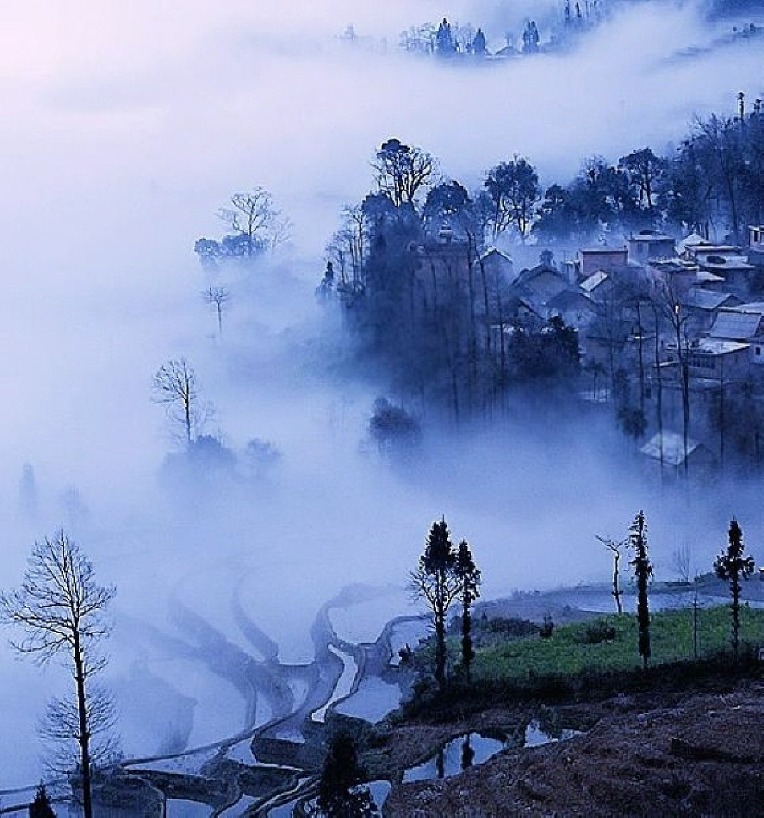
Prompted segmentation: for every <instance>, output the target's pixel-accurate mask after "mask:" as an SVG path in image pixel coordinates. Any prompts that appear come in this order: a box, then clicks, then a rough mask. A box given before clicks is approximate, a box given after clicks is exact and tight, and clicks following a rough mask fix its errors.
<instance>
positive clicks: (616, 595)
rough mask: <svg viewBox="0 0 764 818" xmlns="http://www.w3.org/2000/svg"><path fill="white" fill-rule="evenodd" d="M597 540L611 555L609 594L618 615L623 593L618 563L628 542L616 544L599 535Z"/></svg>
mask: <svg viewBox="0 0 764 818" xmlns="http://www.w3.org/2000/svg"><path fill="white" fill-rule="evenodd" d="M597 539H598V540H599V541H600V542H601V543H602V544H603V545H604V546H605V548H607V549H608V550H609V551H610V552H611V553H612V555H613V590H612V591H611V592H610V594H611V596H612V597H613V599H614V600H615V609H616V611H617V612H618V613H619V614H620V613H623V603H622V602H621V597H622V596H623V591H622V590H621V585H620V576H621V568H620V563H621V555H622V553H623V551H622V549H624V548H626V547H627V546H628V545H629V541H628V540H621V541H620V542H616V541H615V540H611V539H610V538H609V537H600V536H599V535H598V536H597Z"/></svg>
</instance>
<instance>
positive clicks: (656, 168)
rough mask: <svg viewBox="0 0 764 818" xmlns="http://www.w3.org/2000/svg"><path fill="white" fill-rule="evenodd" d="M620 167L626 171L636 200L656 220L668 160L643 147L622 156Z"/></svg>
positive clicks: (650, 217) (619, 162)
mask: <svg viewBox="0 0 764 818" xmlns="http://www.w3.org/2000/svg"><path fill="white" fill-rule="evenodd" d="M618 167H619V169H620V170H623V171H624V172H625V173H626V177H627V179H628V184H629V186H630V188H631V189H632V196H633V198H634V200H635V201H636V202H637V203H638V204H639V207H640V208H642V209H643V210H645V211H646V212H647V215H648V217H649V219H650V221H651V222H654V221H655V218H656V204H657V199H658V197H659V196H660V194H661V193H662V190H663V185H664V183H665V178H666V173H667V170H668V161H667V160H666V159H664V158H663V157H662V156H656V155H655V154H654V153H653V151H652V150H651V149H650V148H641V149H640V150H636V151H632V152H631V153H629V154H627V155H626V156H622V157H621V158H620V159H619V160H618Z"/></svg>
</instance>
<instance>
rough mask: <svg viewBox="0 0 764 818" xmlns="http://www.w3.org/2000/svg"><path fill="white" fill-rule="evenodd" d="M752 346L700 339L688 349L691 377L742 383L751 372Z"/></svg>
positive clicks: (735, 342) (692, 342)
mask: <svg viewBox="0 0 764 818" xmlns="http://www.w3.org/2000/svg"><path fill="white" fill-rule="evenodd" d="M750 364H751V345H750V344H747V343H743V342H741V341H726V340H722V339H719V338H699V339H698V340H696V341H691V342H690V345H689V347H688V349H687V366H688V369H689V374H690V377H694V378H708V379H710V380H714V381H719V382H730V381H742V380H745V378H746V376H747V375H748V373H749V371H750Z"/></svg>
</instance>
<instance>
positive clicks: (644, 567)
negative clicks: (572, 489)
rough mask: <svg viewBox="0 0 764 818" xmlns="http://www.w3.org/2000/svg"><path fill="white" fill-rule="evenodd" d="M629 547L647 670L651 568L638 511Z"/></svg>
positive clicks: (641, 641) (643, 517)
mask: <svg viewBox="0 0 764 818" xmlns="http://www.w3.org/2000/svg"><path fill="white" fill-rule="evenodd" d="M629 532H630V533H629V540H630V545H631V547H632V548H633V549H634V559H633V560H631V562H630V563H629V564H630V565H633V566H634V576H635V577H636V579H637V624H638V626H639V655H640V656H641V657H642V667H643V668H644V669H645V670H647V661H648V659H649V658H650V609H649V607H648V604H647V583H648V582H649V581H650V579H651V577H652V575H653V566H652V565H651V564H650V558H649V557H648V555H647V533H646V525H645V515H644V512H642V511H640V512H639V514H637V516H636V517H635V518H634V522H633V523H632V524H631V528H630V529H629Z"/></svg>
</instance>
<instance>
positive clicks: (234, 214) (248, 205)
mask: <svg viewBox="0 0 764 818" xmlns="http://www.w3.org/2000/svg"><path fill="white" fill-rule="evenodd" d="M218 217H219V218H220V219H222V220H223V221H224V222H225V223H226V224H227V225H228V226H229V227H230V228H231V229H232V230H233V231H234V234H235V235H236V236H238V237H240V238H241V240H242V247H243V251H244V252H243V255H246V256H248V257H252V256H254V255H255V254H257V253H259V252H262V251H263V250H265V249H266V248H268V247H273V246H275V245H276V244H278V243H279V242H281V241H283V240H284V239H285V238H286V237H287V235H288V233H289V222H288V221H287V220H286V219H284V218H282V216H281V212H280V211H279V210H278V209H277V208H276V206H275V204H274V202H273V195H272V194H271V193H270V191H268V190H266V189H265V188H264V187H260V186H259V185H258V186H256V187H253V188H252V190H250V191H247V192H245V193H234V194H233V195H232V196H231V199H230V205H229V206H227V207H222V208H221V209H220V210H219V211H218ZM197 252H199V251H198V250H197Z"/></svg>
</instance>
